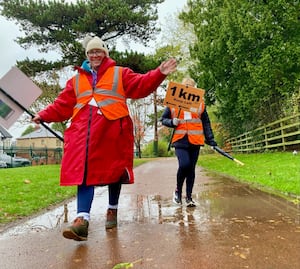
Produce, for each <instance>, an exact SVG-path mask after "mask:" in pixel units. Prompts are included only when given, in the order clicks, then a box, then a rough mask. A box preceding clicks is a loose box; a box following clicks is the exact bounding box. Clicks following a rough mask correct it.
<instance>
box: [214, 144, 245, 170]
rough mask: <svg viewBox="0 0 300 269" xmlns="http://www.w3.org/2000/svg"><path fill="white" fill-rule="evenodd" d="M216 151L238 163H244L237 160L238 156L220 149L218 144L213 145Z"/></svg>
mask: <svg viewBox="0 0 300 269" xmlns="http://www.w3.org/2000/svg"><path fill="white" fill-rule="evenodd" d="M212 148H213V149H214V150H215V151H216V152H218V153H220V154H221V155H223V156H225V157H227V158H228V159H230V160H232V161H234V162H236V163H238V164H239V165H244V163H242V162H241V161H239V160H237V159H236V158H234V157H232V156H231V155H230V154H228V153H227V152H225V151H224V150H222V149H220V148H219V147H218V146H214V147H212Z"/></svg>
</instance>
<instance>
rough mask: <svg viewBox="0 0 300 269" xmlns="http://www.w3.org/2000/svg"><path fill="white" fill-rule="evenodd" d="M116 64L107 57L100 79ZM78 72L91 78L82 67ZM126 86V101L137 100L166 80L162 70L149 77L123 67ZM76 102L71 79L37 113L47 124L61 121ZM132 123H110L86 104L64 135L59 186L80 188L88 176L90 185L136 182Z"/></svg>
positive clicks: (66, 116) (122, 119)
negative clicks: (76, 186) (48, 103)
mask: <svg viewBox="0 0 300 269" xmlns="http://www.w3.org/2000/svg"><path fill="white" fill-rule="evenodd" d="M114 65H115V61H113V60H112V59H110V58H104V59H103V62H102V63H101V65H100V68H99V70H98V79H99V78H100V77H101V76H102V75H103V74H104V72H105V71H106V69H107V68H108V67H110V66H114ZM77 70H78V72H79V73H80V72H85V73H86V74H88V77H89V80H90V82H91V84H92V75H91V74H90V73H88V72H86V71H85V70H83V69H81V68H77ZM122 77H123V87H124V91H125V97H126V98H132V99H138V98H143V97H146V96H148V95H149V94H150V93H152V92H153V91H155V90H156V89H157V87H158V86H159V85H160V84H161V82H162V81H163V80H164V79H165V78H166V76H165V75H164V74H162V73H161V72H160V70H159V68H157V69H155V70H151V71H149V72H148V73H146V74H138V73H134V72H133V71H132V70H131V69H129V68H123V73H122ZM76 103H77V99H76V95H75V92H74V88H73V83H72V79H70V80H69V81H68V82H67V84H66V87H65V89H64V90H63V91H62V92H61V93H60V94H59V96H58V97H57V98H56V99H55V101H54V102H53V104H51V105H49V106H47V107H46V108H45V109H44V110H42V111H40V112H39V113H38V114H39V115H40V117H41V119H42V120H43V121H44V122H61V121H65V120H68V119H70V118H71V117H72V114H73V108H74V106H75V105H76ZM133 145H134V137H133V124H132V120H131V118H130V116H126V117H123V118H121V119H117V120H108V119H106V118H105V117H104V116H103V115H99V113H98V108H97V107H95V106H91V105H86V106H85V107H83V108H82V109H80V111H79V112H78V114H77V115H76V117H75V118H74V119H73V120H72V122H71V125H70V127H68V129H67V130H66V131H65V134H64V155H63V159H62V164H61V177H60V185H62V186H69V185H80V184H82V183H83V179H84V177H85V173H86V184H87V185H107V184H111V183H115V182H117V181H119V180H120V178H122V179H123V180H122V182H123V183H133V182H134V176H133Z"/></svg>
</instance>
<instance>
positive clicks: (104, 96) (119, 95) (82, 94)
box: [72, 66, 129, 120]
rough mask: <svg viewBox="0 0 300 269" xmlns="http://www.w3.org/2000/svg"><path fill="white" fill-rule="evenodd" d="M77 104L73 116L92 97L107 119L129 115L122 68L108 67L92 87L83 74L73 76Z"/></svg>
mask: <svg viewBox="0 0 300 269" xmlns="http://www.w3.org/2000/svg"><path fill="white" fill-rule="evenodd" d="M73 85H74V90H75V94H76V97H77V104H76V105H75V107H74V110H73V116H72V118H74V117H75V116H76V115H77V113H78V112H79V110H80V109H81V108H82V107H84V106H85V105H87V104H88V103H89V101H90V100H91V99H92V98H94V99H95V100H96V103H97V106H98V107H99V109H100V110H101V113H102V114H103V115H104V116H105V117H106V118H107V119H109V120H116V119H119V118H122V117H125V116H127V115H129V111H128V107H127V105H126V98H125V92H124V89H123V83H122V68H121V67H118V66H116V67H110V68H108V69H107V70H106V72H105V73H104V74H103V76H102V77H101V79H100V80H99V81H98V82H97V84H96V85H95V88H94V89H93V88H92V86H91V84H90V82H89V80H88V78H87V76H86V75H85V74H77V75H76V76H75V77H74V78H73Z"/></svg>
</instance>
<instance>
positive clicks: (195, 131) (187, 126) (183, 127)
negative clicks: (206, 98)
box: [171, 103, 205, 145]
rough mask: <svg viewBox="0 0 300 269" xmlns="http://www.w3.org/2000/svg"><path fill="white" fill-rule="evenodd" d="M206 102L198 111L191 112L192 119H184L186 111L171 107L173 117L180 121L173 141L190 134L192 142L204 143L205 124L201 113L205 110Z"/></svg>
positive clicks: (189, 138) (189, 137)
mask: <svg viewBox="0 0 300 269" xmlns="http://www.w3.org/2000/svg"><path fill="white" fill-rule="evenodd" d="M204 107H205V105H204V103H202V104H201V105H200V107H199V110H198V113H194V112H189V113H191V118H190V119H184V113H185V112H184V111H183V110H180V111H179V110H178V108H171V115H172V118H178V119H179V123H178V125H177V127H176V129H175V132H174V135H173V138H172V143H174V142H176V141H177V140H179V139H181V138H183V137H184V136H185V135H186V134H187V136H188V140H189V142H190V143H191V144H194V145H204V133H203V125H202V121H201V118H200V117H201V114H202V113H203V111H204Z"/></svg>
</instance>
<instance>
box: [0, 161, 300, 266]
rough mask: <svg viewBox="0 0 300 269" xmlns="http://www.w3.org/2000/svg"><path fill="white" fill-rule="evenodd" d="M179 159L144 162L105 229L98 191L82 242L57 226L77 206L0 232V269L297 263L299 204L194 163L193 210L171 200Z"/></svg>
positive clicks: (61, 225)
mask: <svg viewBox="0 0 300 269" xmlns="http://www.w3.org/2000/svg"><path fill="white" fill-rule="evenodd" d="M176 169H177V161H176V159H174V158H168V159H159V160H155V161H151V162H148V163H146V164H143V165H142V166H139V167H137V168H136V169H135V177H136V179H135V182H136V183H135V184H133V185H125V186H124V187H123V189H122V193H121V198H120V205H119V215H118V218H119V226H118V229H115V230H112V231H109V232H107V231H105V229H104V222H105V217H104V215H105V211H106V205H107V189H106V188H105V187H102V188H100V187H99V188H97V191H96V195H95V199H94V203H93V207H92V212H91V217H92V220H91V222H90V230H89V239H88V241H87V242H81V243H80V242H75V241H70V240H66V239H64V238H63V237H62V236H61V230H62V229H63V228H64V227H65V226H66V225H69V223H70V222H71V221H72V220H73V218H74V216H75V214H76V204H75V202H74V201H71V202H69V203H68V204H67V207H68V211H69V214H68V220H69V223H64V208H63V207H59V208H57V209H55V210H53V211H50V212H47V213H46V214H43V215H40V216H38V217H35V218H33V219H30V220H28V221H27V222H25V223H23V224H21V225H18V226H16V227H13V228H10V229H8V230H7V231H5V232H3V233H1V234H0V268H1V269H12V268H18V269H19V268H26V269H27V268H33V269H35V268H44V269H46V268H64V269H65V268H72V269H74V268H75V269H76V268H97V269H98V268H100V269H112V268H113V266H114V265H116V264H118V263H121V262H134V267H133V268H137V269H138V268H143V269H144V268H149V269H150V268H151V269H153V268H160V269H171V268H172V269H177V268H178V269H185V268H187V269H198V268H199V269H220V268H222V269H235V268H253V269H296V268H300V208H299V205H294V204H291V203H290V202H287V201H286V200H283V199H281V198H279V197H276V196H273V195H270V194H267V193H264V192H261V191H259V190H256V189H253V188H250V187H248V186H247V185H244V184H241V183H238V182H234V181H232V180H230V179H228V178H223V177H216V176H209V175H207V174H206V173H204V171H202V169H201V168H200V167H199V168H197V172H196V174H197V176H196V180H195V187H194V200H195V201H196V202H197V207H195V208H187V207H186V206H185V205H184V204H183V206H177V205H174V204H173V203H172V192H173V190H174V187H175V176H176Z"/></svg>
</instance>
